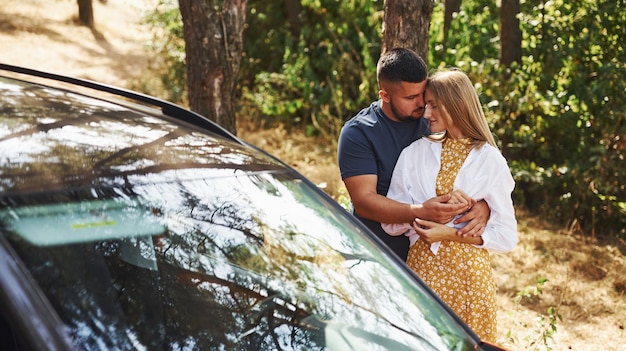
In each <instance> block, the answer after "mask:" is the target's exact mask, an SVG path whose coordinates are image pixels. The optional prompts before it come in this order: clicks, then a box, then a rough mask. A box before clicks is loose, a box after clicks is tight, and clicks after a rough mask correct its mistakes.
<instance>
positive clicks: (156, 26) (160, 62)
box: [144, 0, 187, 103]
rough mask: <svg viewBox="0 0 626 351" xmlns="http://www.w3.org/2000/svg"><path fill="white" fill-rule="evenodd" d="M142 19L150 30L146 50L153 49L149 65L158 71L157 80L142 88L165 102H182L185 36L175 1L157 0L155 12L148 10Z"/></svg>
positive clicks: (183, 101) (184, 70)
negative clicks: (150, 34) (150, 36)
mask: <svg viewBox="0 0 626 351" xmlns="http://www.w3.org/2000/svg"><path fill="white" fill-rule="evenodd" d="M144 21H145V23H146V24H147V25H149V26H150V27H151V28H152V33H153V36H152V40H150V42H149V43H148V47H149V49H150V50H151V51H152V52H154V55H153V56H152V59H151V62H150V65H151V67H152V69H153V70H155V71H157V72H159V77H158V78H159V81H158V82H157V83H152V84H150V85H149V86H146V87H144V91H145V92H146V93H148V94H151V95H156V96H160V97H161V98H163V99H165V100H168V101H172V102H177V103H185V101H186V98H187V83H186V76H187V75H186V67H185V37H184V35H183V23H182V18H181V16H180V11H179V10H178V1H176V0H159V3H158V4H157V6H156V8H155V9H154V11H151V12H150V13H148V14H147V15H146V16H145V18H144Z"/></svg>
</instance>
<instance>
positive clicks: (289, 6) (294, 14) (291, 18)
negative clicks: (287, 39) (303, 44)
mask: <svg viewBox="0 0 626 351" xmlns="http://www.w3.org/2000/svg"><path fill="white" fill-rule="evenodd" d="M284 1H285V9H286V10H287V23H289V29H290V30H291V35H293V37H294V38H295V39H297V38H298V36H299V35H300V13H301V12H302V4H300V0H284Z"/></svg>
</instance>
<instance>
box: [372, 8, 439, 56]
mask: <svg viewBox="0 0 626 351" xmlns="http://www.w3.org/2000/svg"><path fill="white" fill-rule="evenodd" d="M434 6H435V5H434V1H432V0H385V4H384V11H385V15H384V19H383V30H382V36H383V48H382V52H385V51H387V50H390V49H393V48H394V47H406V48H410V49H413V50H415V51H416V52H417V53H418V54H420V55H421V56H422V57H423V58H424V59H426V58H427V57H428V37H429V31H430V18H431V15H432V13H433V8H434Z"/></svg>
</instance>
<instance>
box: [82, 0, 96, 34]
mask: <svg viewBox="0 0 626 351" xmlns="http://www.w3.org/2000/svg"><path fill="white" fill-rule="evenodd" d="M78 21H79V22H80V24H82V25H83V26H87V27H89V28H93V27H94V26H93V4H92V3H91V0H78Z"/></svg>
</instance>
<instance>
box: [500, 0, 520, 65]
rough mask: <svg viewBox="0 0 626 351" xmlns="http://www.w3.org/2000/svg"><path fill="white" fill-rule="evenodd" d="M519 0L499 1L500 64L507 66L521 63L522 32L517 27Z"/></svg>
mask: <svg viewBox="0 0 626 351" xmlns="http://www.w3.org/2000/svg"><path fill="white" fill-rule="evenodd" d="M519 11H520V3H519V0H501V4H500V63H501V64H503V65H505V66H509V65H510V64H511V63H513V62H521V61H522V30H521V29H520V27H519V18H518V17H517V15H518V14H519Z"/></svg>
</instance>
